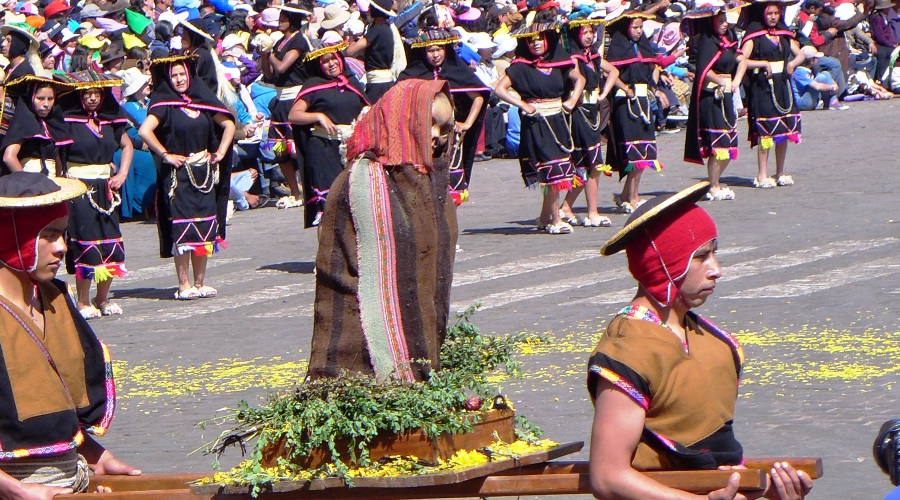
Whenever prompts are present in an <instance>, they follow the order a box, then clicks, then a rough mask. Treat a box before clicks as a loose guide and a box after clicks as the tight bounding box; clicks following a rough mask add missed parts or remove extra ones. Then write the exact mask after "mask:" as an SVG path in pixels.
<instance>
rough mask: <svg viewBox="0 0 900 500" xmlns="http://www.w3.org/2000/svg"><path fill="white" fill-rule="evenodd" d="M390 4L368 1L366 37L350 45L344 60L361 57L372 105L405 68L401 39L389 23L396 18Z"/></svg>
mask: <svg viewBox="0 0 900 500" xmlns="http://www.w3.org/2000/svg"><path fill="white" fill-rule="evenodd" d="M393 8H394V0H372V1H371V2H370V3H369V12H368V16H369V25H368V26H367V27H366V34H365V35H364V36H363V37H362V38H360V39H359V40H356V41H355V42H353V43H351V44H350V46H349V47H348V48H347V57H358V56H359V55H360V54H361V53H363V52H365V54H364V55H363V62H364V63H365V69H366V97H368V99H369V102H371V103H375V101H377V100H378V99H380V98H381V96H383V95H384V94H385V93H386V92H387V91H388V90H390V88H391V87H393V86H394V83H396V81H397V77H398V75H399V74H400V72H401V71H403V68H405V67H406V56H405V54H404V52H403V39H402V38H400V32H399V31H397V27H396V26H394V25H393V24H391V22H390V21H389V19H390V18H391V17H393V16H396V15H397V13H396V12H394V10H393Z"/></svg>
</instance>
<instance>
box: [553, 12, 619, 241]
mask: <svg viewBox="0 0 900 500" xmlns="http://www.w3.org/2000/svg"><path fill="white" fill-rule="evenodd" d="M605 24H606V21H605V20H604V19H603V18H583V19H573V20H571V21H569V23H568V25H567V30H566V31H567V32H568V37H569V53H570V54H572V58H574V59H575V60H576V61H578V70H579V71H580V72H581V74H582V75H583V76H584V79H585V85H584V92H582V97H581V104H579V105H578V108H576V109H575V111H574V112H573V113H572V139H573V140H574V143H575V150H574V151H572V163H574V164H575V185H574V186H573V187H572V190H571V191H569V194H568V195H566V200H565V201H564V202H563V205H562V218H563V219H564V220H566V221H567V222H569V223H570V224H572V223H575V224H577V223H578V222H579V221H578V218H577V217H576V216H575V213H574V212H573V211H572V205H574V204H575V200H577V199H578V195H579V194H581V192H582V191H584V197H585V199H586V200H587V209H588V214H587V217H585V218H584V221H583V222H582V223H583V224H584V225H585V226H587V227H601V226H602V227H606V226H610V225H611V221H610V220H609V217H605V216H603V215H600V212H599V211H598V210H597V197H598V189H599V181H600V173H601V172H605V173H606V174H607V175H609V172H610V169H609V165H606V164H605V163H604V162H603V155H602V154H601V152H600V144H601V141H602V138H601V135H600V131H601V130H602V129H603V119H602V116H601V115H602V111H601V109H600V106H601V104H605V103H607V102H608V101H607V100H606V99H607V97H608V96H609V93H610V92H611V91H612V89H613V87H614V86H615V84H616V82H617V81H618V80H619V70H618V69H616V67H615V66H613V65H612V64H610V63H609V62H608V61H606V60H604V59H603V49H602V47H599V46H598V45H599V44H598V41H599V42H600V43H602V40H603V37H602V36H600V37H598V36H597V31H598V27H602V26H603V25H605ZM604 74H605V76H604ZM605 111H606V113H607V114H608V113H609V107H608V106H606V109H605Z"/></svg>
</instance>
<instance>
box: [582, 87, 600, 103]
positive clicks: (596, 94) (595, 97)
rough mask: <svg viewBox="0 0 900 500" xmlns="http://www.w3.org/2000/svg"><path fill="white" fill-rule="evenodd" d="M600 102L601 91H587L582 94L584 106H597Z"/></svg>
mask: <svg viewBox="0 0 900 500" xmlns="http://www.w3.org/2000/svg"><path fill="white" fill-rule="evenodd" d="M599 100H600V89H594V90H585V91H584V92H583V93H582V94H581V102H582V103H584V104H597V101H599Z"/></svg>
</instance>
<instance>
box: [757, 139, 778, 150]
mask: <svg viewBox="0 0 900 500" xmlns="http://www.w3.org/2000/svg"><path fill="white" fill-rule="evenodd" d="M759 147H761V148H763V149H772V148H773V147H775V139H772V138H771V137H763V138H761V139H760V140H759Z"/></svg>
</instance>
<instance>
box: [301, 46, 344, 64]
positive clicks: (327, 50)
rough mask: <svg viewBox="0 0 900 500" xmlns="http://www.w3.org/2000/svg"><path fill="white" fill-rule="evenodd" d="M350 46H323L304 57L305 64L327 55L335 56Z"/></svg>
mask: <svg viewBox="0 0 900 500" xmlns="http://www.w3.org/2000/svg"><path fill="white" fill-rule="evenodd" d="M349 45H350V44H349V43H347V42H341V43H333V44H331V45H323V46H321V47H319V48H317V49H315V50H311V51H309V52H307V53H306V54H304V55H303V62H309V61H312V60H313V59H318V58H320V57H322V56H324V55H326V54H334V53H335V52H341V51H343V50H344V49H346V48H347V47H348V46H349Z"/></svg>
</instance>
